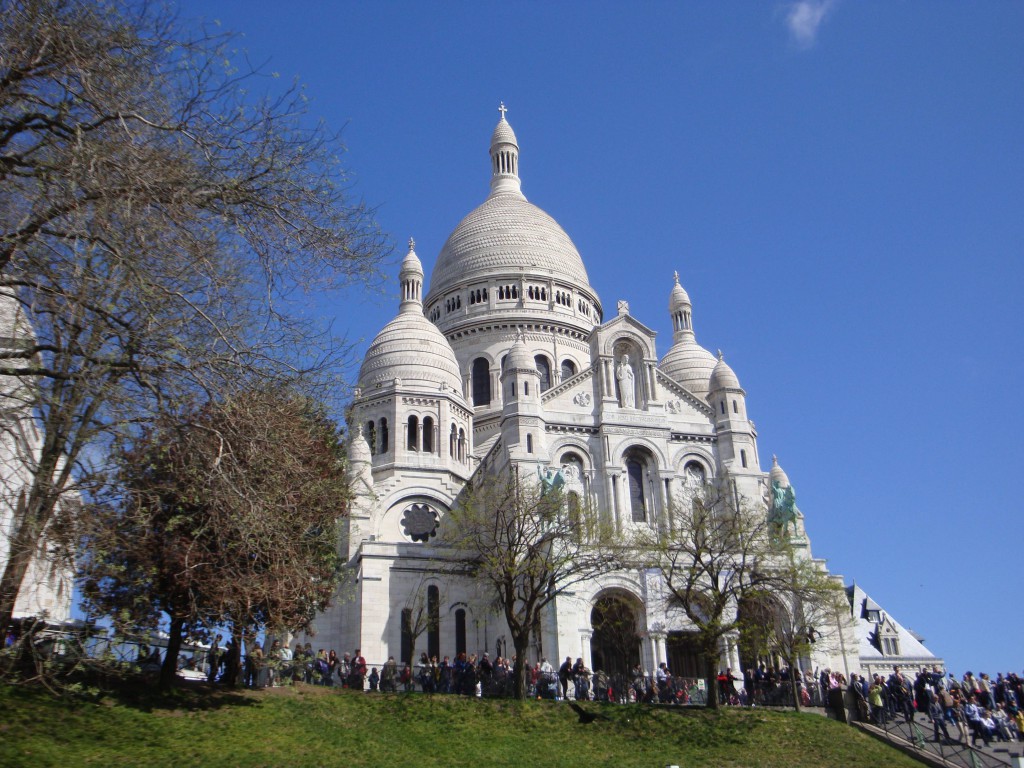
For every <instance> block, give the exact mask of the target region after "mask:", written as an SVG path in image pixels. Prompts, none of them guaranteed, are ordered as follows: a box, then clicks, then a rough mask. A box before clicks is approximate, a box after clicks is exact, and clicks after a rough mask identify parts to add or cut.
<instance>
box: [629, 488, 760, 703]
mask: <svg viewBox="0 0 1024 768" xmlns="http://www.w3.org/2000/svg"><path fill="white" fill-rule="evenodd" d="M669 514H670V516H671V524H670V526H669V527H668V530H665V531H662V532H660V533H656V534H655V533H651V534H649V535H647V536H646V537H644V538H643V539H641V540H640V541H638V542H637V544H638V546H639V547H640V548H641V549H642V550H646V551H647V552H648V557H649V558H650V562H651V565H652V566H654V567H656V568H657V569H658V570H659V571H660V572H661V575H662V577H663V581H664V584H665V589H666V593H667V596H668V605H667V606H666V610H667V612H668V613H670V614H671V613H673V612H675V613H681V614H682V615H683V616H685V618H686V619H687V620H688V623H689V624H690V625H691V626H692V627H693V628H694V631H695V633H696V636H697V646H698V647H699V648H700V651H701V654H702V656H703V659H704V679H705V683H706V685H707V693H708V695H707V704H708V707H710V708H717V707H718V703H719V702H718V687H717V666H716V664H717V661H718V657H719V647H720V644H721V641H722V640H723V639H724V638H726V637H728V636H730V635H733V634H735V633H736V632H737V631H738V630H739V628H740V616H739V611H738V608H739V606H740V604H741V603H742V602H743V601H744V600H747V599H750V598H753V597H757V596H760V595H762V594H764V593H765V592H766V591H770V590H771V587H772V584H773V583H774V581H775V578H776V577H775V575H774V573H773V570H772V564H773V562H774V561H775V558H776V553H775V552H774V550H773V548H772V544H771V541H772V539H771V536H770V533H771V531H770V526H769V524H768V520H767V516H766V512H765V510H764V509H762V508H761V507H760V505H757V504H755V503H752V502H749V501H748V500H745V499H743V498H742V497H741V496H740V495H739V493H738V491H737V489H736V487H735V485H733V484H732V483H730V482H729V481H728V480H725V481H723V482H722V484H721V485H718V486H708V487H706V488H703V489H700V490H699V492H697V493H694V494H692V495H685V496H682V495H681V496H679V497H677V498H676V499H674V500H673V503H672V505H671V509H670V511H669Z"/></svg>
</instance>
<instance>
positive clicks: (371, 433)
mask: <svg viewBox="0 0 1024 768" xmlns="http://www.w3.org/2000/svg"><path fill="white" fill-rule="evenodd" d="M366 442H367V443H369V444H370V454H371V455H373V456H376V455H377V425H376V424H374V423H373V421H372V420H371V421H368V422H366Z"/></svg>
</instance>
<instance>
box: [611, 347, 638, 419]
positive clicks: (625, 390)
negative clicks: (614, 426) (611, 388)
mask: <svg viewBox="0 0 1024 768" xmlns="http://www.w3.org/2000/svg"><path fill="white" fill-rule="evenodd" d="M615 378H616V379H618V381H619V405H620V406H622V407H623V408H635V407H636V393H635V390H634V387H633V366H631V365H630V364H629V355H623V356H622V360H620V361H619V364H618V366H617V367H616V368H615Z"/></svg>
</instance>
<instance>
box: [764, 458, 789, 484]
mask: <svg viewBox="0 0 1024 768" xmlns="http://www.w3.org/2000/svg"><path fill="white" fill-rule="evenodd" d="M768 479H769V480H770V481H771V482H773V483H778V484H779V487H780V488H789V477H788V476H787V475H786V472H785V470H783V469H782V467H780V466H779V459H778V457H776V456H772V469H771V472H769V473H768Z"/></svg>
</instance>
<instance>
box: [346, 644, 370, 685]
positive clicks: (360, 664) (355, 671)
mask: <svg viewBox="0 0 1024 768" xmlns="http://www.w3.org/2000/svg"><path fill="white" fill-rule="evenodd" d="M367 669H368V667H367V666H366V659H364V658H363V654H362V651H361V650H360V649H359V648H356V650H355V653H354V654H352V663H351V665H350V666H349V670H348V678H349V679H348V687H349V688H352V689H353V690H356V691H361V690H363V688H364V687H365V686H364V682H365V680H366V670H367Z"/></svg>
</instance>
